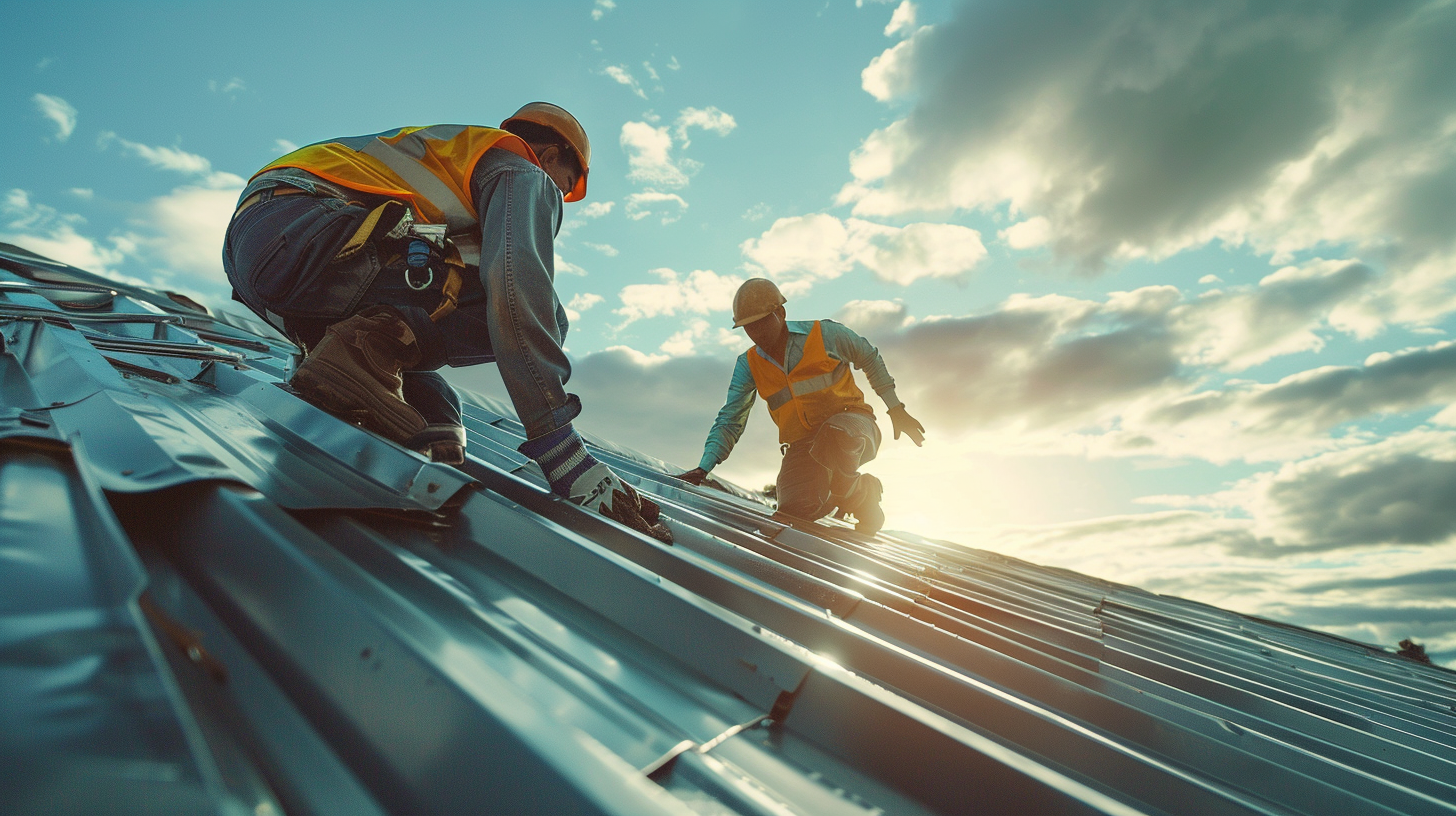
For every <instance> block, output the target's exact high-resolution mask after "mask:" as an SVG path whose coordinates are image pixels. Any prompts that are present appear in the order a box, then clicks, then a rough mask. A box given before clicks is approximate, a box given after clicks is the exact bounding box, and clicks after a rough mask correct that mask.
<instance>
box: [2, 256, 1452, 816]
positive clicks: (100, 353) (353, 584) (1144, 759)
mask: <svg viewBox="0 0 1456 816" xmlns="http://www.w3.org/2000/svg"><path fill="white" fill-rule="evenodd" d="M0 340H3V342H0V722H3V723H4V725H3V726H0V760H3V761H4V762H5V764H4V766H3V767H4V768H5V770H4V771H0V802H4V803H5V810H6V812H7V813H15V814H20V815H21V816H31V815H32V814H50V813H89V812H100V811H103V810H104V811H106V812H109V813H118V814H130V813H137V814H140V813H151V812H168V813H207V814H219V815H220V816H222V815H224V814H225V815H227V816H232V815H233V814H239V813H245V812H246V813H253V814H270V813H272V814H334V813H337V814H366V816H367V815H369V814H416V813H451V814H455V813H553V814H556V813H592V814H648V813H662V814H669V813H681V814H686V813H715V814H723V813H739V814H784V813H805V814H828V815H830V816H839V815H840V814H843V815H844V816H851V815H852V814H853V815H855V816H865V815H867V814H875V813H906V814H927V813H945V814H965V813H1038V814H1040V813H1089V814H1090V813H1101V814H1120V815H1125V814H1169V815H1170V816H1171V815H1172V814H1178V815H1179V816H1181V815H1182V814H1231V813H1232V814H1238V813H1248V814H1290V813H1302V814H1328V813H1334V812H1339V813H1349V814H1456V675H1453V674H1452V673H1451V672H1449V671H1447V670H1444V669H1441V668H1439V667H1432V666H1426V665H1421V664H1417V663H1414V662H1412V661H1409V660H1406V659H1404V658H1400V657H1397V656H1394V655H1392V654H1389V653H1386V652H1384V651H1382V650H1380V649H1378V648H1376V647H1372V646H1368V645H1365V644H1359V643H1355V642H1352V641H1348V640H1343V639H1340V638H1336V637H1332V636H1329V635H1323V634H1319V633H1316V632H1311V631H1308V630H1304V629H1300V628H1298V627H1293V626H1288V625H1284V624H1279V623H1277V622H1273V621H1265V620H1260V619H1257V618H1252V617H1247V616H1241V615H1237V614H1234V613H1231V612H1227V611H1225V610H1221V609H1217V608H1215V607H1210V606H1207V605H1203V604H1197V603H1193V602H1189V601H1185V600H1182V599H1178V598H1171V597H1164V596H1158V595H1154V594H1151V593H1148V592H1144V591H1142V590H1139V589H1137V588H1135V587H1129V586H1123V585H1120V584H1116V583H1112V582H1108V581H1104V580H1100V579H1096V578H1092V577H1088V576H1082V575H1078V574H1076V573H1072V572H1069V571H1066V570H1060V569H1053V568H1046V567H1041V566H1037V565H1035V564H1029V563H1026V562H1023V561H1019V560H1017V559H1014V558H1010V557H1007V556H1004V555H1001V554H997V553H991V552H986V551H982V550H976V549H972V548H968V547H962V546H960V545H956V544H953V543H949V542H943V541H934V540H930V539H926V538H922V537H919V536H916V535H914V534H912V533H904V532H895V531H887V532H882V533H880V534H877V535H875V536H865V535H862V534H860V533H858V532H856V531H855V530H853V529H852V528H850V527H849V526H848V525H846V524H844V523H843V522H840V521H837V520H834V519H826V520H822V521H820V522H816V523H812V524H806V523H802V522H797V521H792V520H788V519H785V518H782V517H776V516H774V515H773V508H772V506H771V505H770V504H769V503H768V502H766V501H765V500H764V499H763V497H761V496H758V495H756V494H754V493H752V492H750V491H746V490H743V489H741V488H738V487H736V486H733V485H724V486H723V489H721V490H720V489H716V488H709V487H704V488H698V487H694V486H691V485H687V484H685V483H683V482H680V481H677V480H675V479H673V478H672V477H670V476H668V475H667V474H668V473H669V472H672V470H673V468H672V467H671V466H670V465H669V464H668V463H665V462H662V461H660V460H657V459H654V458H652V457H649V456H644V455H642V454H640V453H637V452H634V451H631V450H628V449H625V448H622V447H619V446H616V445H613V444H611V443H610V442H609V441H606V440H601V439H596V438H591V437H589V438H588V439H587V442H588V444H589V445H590V446H591V448H592V452H593V454H594V455H596V456H597V457H598V458H599V459H601V460H602V461H604V462H607V463H608V464H609V465H611V467H613V468H614V469H615V470H617V471H618V472H619V473H621V474H622V475H623V478H625V479H627V480H629V481H631V482H632V483H633V484H634V485H636V486H637V488H638V489H639V490H641V491H643V492H644V493H646V494H648V495H651V496H652V497H653V498H654V500H656V501H657V502H658V503H659V504H660V505H661V506H662V508H663V518H664V521H665V523H666V524H667V525H668V526H669V527H670V528H671V529H672V530H673V533H674V536H675V542H674V544H672V545H665V544H662V543H661V542H658V541H656V540H653V539H650V538H646V537H644V536H641V535H639V534H637V533H635V532H633V531H631V530H628V529H626V528H624V527H622V526H620V525H617V524H616V523H614V522H611V521H608V520H606V519H604V518H602V517H600V516H597V515H594V514H590V513H587V512H584V511H582V510H581V509H580V508H578V507H575V506H573V505H571V504H569V503H567V502H564V501H562V500H560V499H559V498H557V497H555V496H553V495H552V494H551V493H550V491H549V489H548V487H547V484H546V482H545V479H544V478H543V477H542V475H541V473H540V470H539V468H538V467H537V466H536V465H535V463H534V462H532V461H531V460H529V459H527V458H525V457H523V456H522V455H521V454H520V453H519V452H518V451H517V450H516V447H517V446H518V445H519V444H520V443H521V442H522V441H523V429H522V427H521V426H520V424H519V423H518V422H516V421H515V419H514V418H513V417H512V416H511V412H510V409H509V408H508V407H506V406H504V405H501V404H499V403H497V402H494V401H492V400H489V399H486V398H484V397H480V396H478V395H473V394H465V395H462V397H463V402H464V406H465V421H466V427H467V433H468V436H469V445H468V449H467V453H468V457H467V461H466V463H465V464H464V465H462V466H460V467H458V468H456V467H446V466H442V465H438V464H435V463H431V462H428V461H426V460H425V458H424V457H422V456H420V455H419V454H416V453H414V452H411V451H407V450H403V449H402V448H400V447H399V446H397V445H394V444H392V443H390V442H388V441H386V440H384V439H381V438H379V437H377V436H375V435H373V434H370V433H368V432H366V431H364V430H362V429H360V428H358V427H356V426H353V425H351V424H349V423H347V422H344V421H341V420H339V419H337V418H335V417H333V416H330V415H329V414H327V413H325V412H323V411H320V410H318V409H317V408H314V407H313V406H311V405H309V404H307V403H305V402H303V401H302V400H300V399H298V398H297V397H296V396H294V395H293V394H292V393H291V392H290V391H289V390H288V388H287V381H288V378H289V376H290V375H291V372H292V371H293V370H294V367H295V365H296V362H297V350H296V349H295V348H294V347H293V346H292V345H291V344H289V343H287V341H285V340H283V339H282V338H280V337H278V336H277V334H276V333H274V332H272V330H271V329H268V328H267V327H266V326H264V325H263V324H261V323H260V322H259V321H256V320H253V319H251V318H248V317H247V316H240V315H236V314H232V313H230V312H224V311H220V310H218V311H207V310H205V309H203V308H202V307H201V306H197V305H191V304H189V303H188V302H185V301H184V300H179V299H178V297H176V296H172V295H169V294H168V293H165V292H156V291H152V290H147V289H144V288H139V287H134V286H128V285H122V284H118V283H114V282H111V281H107V280H105V279H104V278H100V277H97V276H94V275H90V274H89V273H86V272H84V271H83V270H78V269H75V268H73V267H69V266H66V265H64V264H58V263H56V262H54V261H50V260H48V259H45V258H41V257H40V256H37V255H35V254H33V253H30V252H27V251H25V250H22V249H20V248H18V247H13V246H9V245H0Z"/></svg>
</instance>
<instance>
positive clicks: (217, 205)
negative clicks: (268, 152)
mask: <svg viewBox="0 0 1456 816" xmlns="http://www.w3.org/2000/svg"><path fill="white" fill-rule="evenodd" d="M223 175H228V174H221V173H213V174H211V177H212V178H213V180H215V177H217V176H223ZM242 188H243V184H242V180H241V179H239V180H238V182H237V184H236V185H235V186H230V187H212V186H207V187H195V186H185V187H178V188H177V189H175V190H173V191H172V192H170V193H168V194H167V195H163V196H158V197H156V198H154V199H152V200H151V201H148V202H147V203H145V204H143V205H142V206H141V208H140V211H139V212H138V215H137V217H135V218H134V219H133V229H132V231H131V232H129V233H128V237H129V238H130V240H131V241H132V242H133V243H134V244H135V246H136V248H137V251H138V254H139V255H140V256H141V257H143V258H144V259H147V260H155V261H158V262H160V267H159V268H156V269H155V271H156V272H157V273H158V275H159V277H160V280H159V281H158V284H168V285H169V286H170V288H174V289H177V288H182V289H188V290H191V291H197V290H198V289H202V290H204V291H205V293H206V294H210V295H218V294H221V295H226V294H227V292H228V291H230V288H231V287H230V285H229V284H228V282H227V278H226V276H225V275H224V273H223V269H222V239H223V233H224V232H225V231H226V230H227V225H228V221H229V220H231V219H232V215H233V209H234V208H235V207H236V206H237V202H238V195H239V194H241V193H242Z"/></svg>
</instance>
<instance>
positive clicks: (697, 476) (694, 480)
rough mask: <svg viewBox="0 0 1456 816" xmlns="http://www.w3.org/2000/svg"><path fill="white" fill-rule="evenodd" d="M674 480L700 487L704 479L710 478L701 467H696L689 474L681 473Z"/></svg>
mask: <svg viewBox="0 0 1456 816" xmlns="http://www.w3.org/2000/svg"><path fill="white" fill-rule="evenodd" d="M674 478H678V479H682V480H683V481H684V482H687V483H688V484H695V485H700V484H702V483H703V480H704V479H706V478H708V471H706V470H703V469H702V468H700V467H696V468H693V469H692V470H690V471H688V472H687V473H679V474H678V475H677V476H676V477H674Z"/></svg>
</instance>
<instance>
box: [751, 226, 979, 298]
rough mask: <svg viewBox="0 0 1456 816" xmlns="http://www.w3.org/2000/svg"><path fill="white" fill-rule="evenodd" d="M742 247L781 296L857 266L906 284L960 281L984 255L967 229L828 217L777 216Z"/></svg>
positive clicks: (975, 232)
mask: <svg viewBox="0 0 1456 816" xmlns="http://www.w3.org/2000/svg"><path fill="white" fill-rule="evenodd" d="M740 249H741V250H742V251H743V255H744V257H745V258H747V259H748V262H749V266H750V268H751V269H753V270H754V271H757V272H761V273H762V274H763V275H765V276H766V277H770V278H773V279H775V280H777V281H779V282H780V284H781V285H783V286H784V288H785V292H792V293H800V294H802V293H803V292H805V291H807V290H808V289H809V288H810V287H811V286H812V285H813V283H814V282H815V281H816V280H827V279H832V278H837V277H839V276H840V275H842V274H844V273H845V272H848V271H849V270H850V269H852V268H853V267H854V265H855V264H859V265H862V266H864V267H865V268H866V269H869V270H870V271H872V272H874V273H875V275H876V276H877V277H879V278H880V279H881V280H883V281H886V282H890V283H898V284H900V285H902V286H906V285H909V284H911V283H913V282H915V281H916V280H919V279H921V278H948V279H956V280H958V279H963V278H964V277H965V276H966V275H967V274H968V273H969V272H970V271H971V270H972V269H974V268H975V267H976V266H977V265H978V264H979V263H980V262H981V261H982V260H984V259H985V257H986V248H985V246H984V245H982V243H981V236H980V233H978V232H977V231H976V230H973V229H970V228H968V227H962V226H958V225H955V224H931V223H919V224H910V225H908V226H905V227H890V226H885V225H882V224H875V223H872V222H869V221H864V220H861V219H857V218H851V219H848V220H847V221H841V220H839V219H838V218H835V217H834V216H832V215H828V214H826V213H816V214H814V215H806V216H794V217H791V218H780V219H778V220H777V221H775V222H774V223H773V225H772V226H771V227H769V229H768V230H767V231H766V232H764V233H763V234H762V235H761V236H759V237H758V238H751V239H749V240H747V241H744V242H743V243H742V244H741V245H740Z"/></svg>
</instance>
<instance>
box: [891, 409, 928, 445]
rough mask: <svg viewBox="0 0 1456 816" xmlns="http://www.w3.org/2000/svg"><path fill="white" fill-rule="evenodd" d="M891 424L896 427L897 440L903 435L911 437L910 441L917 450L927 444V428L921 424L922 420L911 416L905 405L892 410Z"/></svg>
mask: <svg viewBox="0 0 1456 816" xmlns="http://www.w3.org/2000/svg"><path fill="white" fill-rule="evenodd" d="M890 424H891V425H894V426H895V438H896V439H899V438H900V434H902V433H903V434H905V435H906V436H908V437H910V441H911V442H914V443H915V447H917V448H918V447H920V446H921V445H922V444H923V443H924V442H925V426H924V425H921V424H920V420H918V419H916V418H915V417H913V416H910V412H909V411H906V410H905V406H904V405H896V406H895V407H894V408H891V409H890Z"/></svg>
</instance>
